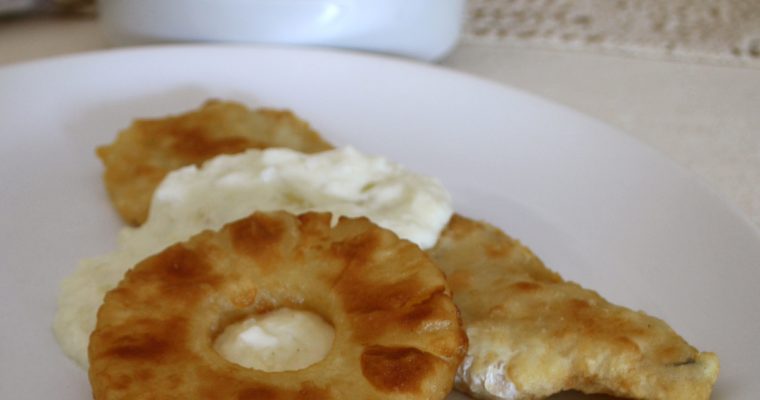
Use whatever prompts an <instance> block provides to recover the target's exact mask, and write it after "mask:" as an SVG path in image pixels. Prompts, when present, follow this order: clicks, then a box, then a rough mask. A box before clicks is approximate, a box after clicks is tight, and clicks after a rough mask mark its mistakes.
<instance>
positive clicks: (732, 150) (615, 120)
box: [0, 17, 760, 226]
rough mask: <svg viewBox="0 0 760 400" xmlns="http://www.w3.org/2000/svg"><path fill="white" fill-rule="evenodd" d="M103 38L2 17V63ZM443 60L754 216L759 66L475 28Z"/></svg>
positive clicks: (758, 195)
mask: <svg viewBox="0 0 760 400" xmlns="http://www.w3.org/2000/svg"><path fill="white" fill-rule="evenodd" d="M105 47H106V44H105V41H104V40H103V38H102V36H101V34H100V32H99V29H98V26H97V22H96V21H95V20H93V19H91V18H70V17H69V18H56V17H37V18H30V19H5V20H0V66H2V65H7V64H11V63H15V62H22V61H30V60H35V59H41V58H44V57H49V56H55V55H63V54H71V53H77V52H82V51H90V50H97V49H102V48H105ZM442 64H443V65H444V66H448V67H451V68H454V69H457V70H460V71H465V72H468V73H472V74H475V75H478V76H481V77H485V78H489V79H492V80H495V81H497V82H500V83H503V84H505V85H509V86H513V87H517V88H520V89H524V90H526V91H529V92H532V93H535V94H538V95H540V96H543V97H545V98H548V99H551V100H554V101H556V102H558V103H562V104H565V105H567V106H569V107H572V108H575V109H577V110H579V111H581V112H583V113H585V114H588V115H591V116H593V117H596V118H598V119H600V120H603V121H605V122H607V123H608V124H610V125H612V126H615V127H618V128H620V129H621V130H623V131H624V132H627V133H628V134H630V135H631V136H634V137H636V138H637V139H639V140H640V141H642V142H644V143H646V144H648V145H649V146H651V147H653V148H655V149H657V150H658V151H659V152H661V153H662V154H664V155H665V156H666V157H668V158H670V159H672V160H673V161H675V162H676V163H677V164H680V165H682V166H684V167H685V168H687V169H689V170H691V171H693V172H694V173H695V174H696V175H697V176H698V177H700V178H701V179H702V180H703V181H704V182H705V183H706V185H707V186H708V187H710V188H711V189H713V190H714V191H716V192H718V193H719V194H721V195H722V196H723V197H724V198H725V199H726V200H727V201H728V202H729V203H731V204H733V205H734V206H736V207H737V208H738V209H739V210H740V212H741V213H743V214H744V215H746V216H747V217H748V218H749V219H751V220H752V221H753V222H754V223H755V225H756V226H760V69H756V68H749V67H728V66H718V65H714V64H701V63H696V62H673V61H658V60H653V59H646V58H636V57H630V56H624V55H614V56H613V55H603V54H601V53H599V52H592V51H578V50H575V51H561V50H551V49H538V48H533V47H530V46H519V45H514V44H510V43H499V42H488V41H481V40H473V39H472V38H465V40H463V42H462V43H461V44H460V45H459V46H458V47H457V48H456V49H455V50H454V51H453V53H452V54H451V55H450V56H449V57H447V58H446V59H444V60H443V61H442ZM0 90H2V88H0Z"/></svg>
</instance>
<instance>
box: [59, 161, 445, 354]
mask: <svg viewBox="0 0 760 400" xmlns="http://www.w3.org/2000/svg"><path fill="white" fill-rule="evenodd" d="M274 210H286V211H289V212H291V213H294V214H298V213H303V212H306V211H326V212H332V213H333V214H334V215H335V218H336V220H337V216H340V215H343V216H349V217H358V216H366V217H369V218H370V219H371V220H372V221H373V222H375V223H377V224H378V225H380V226H382V227H384V228H387V229H389V230H392V231H393V232H395V233H396V234H397V235H399V237H401V238H404V239H408V240H410V241H412V242H414V243H417V244H418V245H419V246H420V247H422V248H429V247H432V246H433V245H434V244H435V242H436V241H437V240H438V235H439V234H440V232H441V230H442V229H443V228H444V226H445V225H446V223H447V222H448V220H449V218H450V217H451V215H452V213H453V209H452V206H451V199H450V196H449V194H448V192H446V190H445V189H444V188H443V187H442V186H441V185H440V184H439V183H438V182H437V181H435V180H434V179H432V178H428V177H424V176H420V175H416V174H413V173H411V172H409V171H407V170H405V169H404V168H402V167H401V166H399V165H398V164H394V163H391V162H390V161H388V160H385V159H383V158H381V157H371V156H367V155H364V154H361V153H359V152H358V151H356V150H354V149H352V148H343V149H336V150H332V151H327V152H322V153H317V154H303V153H299V152H295V151H292V150H287V149H268V150H263V151H262V150H249V151H247V152H245V153H241V154H238V155H232V156H219V157H216V158H214V159H212V160H210V161H208V162H206V163H205V164H204V165H203V166H202V167H201V168H196V167H195V166H189V167H185V168H181V169H179V170H177V171H174V172H172V173H170V174H169V175H167V177H166V178H165V179H164V181H163V182H162V183H161V185H160V186H159V187H158V188H157V189H156V192H155V193H154V196H153V201H152V203H151V209H150V214H149V218H148V220H147V221H146V222H145V224H143V225H142V226H140V227H139V228H124V229H123V230H122V232H121V233H120V236H119V248H118V250H117V251H115V252H114V253H112V254H108V255H105V256H101V257H98V258H93V259H87V260H84V261H82V262H81V264H80V266H79V268H78V269H77V270H76V271H75V272H74V274H73V275H71V276H70V277H68V278H67V279H65V280H64V281H63V283H62V284H61V294H60V297H59V307H58V313H57V314H56V318H55V323H54V331H55V334H56V337H57V339H58V342H59V344H60V345H61V347H62V348H63V350H64V352H65V353H66V354H67V355H68V356H70V357H71V358H73V359H74V360H75V361H77V362H78V363H79V364H80V365H81V366H82V367H84V368H86V367H87V344H88V340H89V336H90V333H91V332H92V330H93V329H94V327H95V323H96V314H97V309H98V307H100V304H101V303H102V301H103V297H104V296H105V293H106V292H107V291H109V290H111V289H112V288H114V287H115V286H116V285H117V284H118V282H119V280H121V278H122V277H123V275H124V273H125V272H126V271H127V270H128V269H129V268H131V267H132V266H134V265H135V264H136V263H137V262H139V261H140V260H142V259H144V258H146V257H147V256H149V255H152V254H155V253H157V252H159V251H161V250H163V249H164V248H166V247H167V246H169V245H171V244H173V243H176V242H179V241H183V240H186V239H188V238H190V237H191V236H192V235H194V234H196V233H199V232H201V231H202V230H204V229H219V228H221V227H222V225H224V224H225V223H227V222H231V221H234V220H237V219H240V218H243V217H246V216H248V215H250V214H251V213H253V212H254V211H274Z"/></svg>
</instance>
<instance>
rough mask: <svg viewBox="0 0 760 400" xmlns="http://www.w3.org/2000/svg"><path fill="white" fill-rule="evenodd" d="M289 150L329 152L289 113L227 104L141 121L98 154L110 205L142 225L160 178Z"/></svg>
mask: <svg viewBox="0 0 760 400" xmlns="http://www.w3.org/2000/svg"><path fill="white" fill-rule="evenodd" d="M268 147H287V148H290V149H293V150H298V151H301V152H304V153H316V152H319V151H322V150H328V149H330V148H332V146H330V145H329V144H328V143H327V142H325V141H324V140H322V138H321V137H320V136H319V134H317V133H316V132H315V131H313V130H312V129H311V128H310V127H309V125H308V124H307V123H306V122H304V121H302V120H301V119H299V118H298V117H296V116H295V115H293V114H292V113H291V112H290V111H280V110H273V109H266V108H262V109H257V110H249V109H247V108H246V107H245V106H243V105H241V104H238V103H234V102H226V101H215V100H212V101H208V102H206V103H205V104H204V105H203V106H202V107H201V108H200V109H199V110H197V111H192V112H189V113H185V114H182V115H178V116H173V117H168V118H160V119H143V120H137V121H135V122H134V123H133V124H132V126H130V127H129V128H127V129H126V130H124V131H122V132H121V133H119V136H118V137H117V138H116V140H115V141H114V142H113V143H111V144H110V145H107V146H102V147H99V148H98V149H97V154H98V156H99V157H100V159H101V160H102V161H103V163H104V164H105V167H106V169H105V174H104V178H103V179H104V181H105V185H106V190H107V191H108V194H109V196H110V197H111V201H112V202H113V204H114V206H115V207H116V210H117V211H118V212H119V214H120V215H121V217H122V218H123V219H124V221H126V222H127V223H129V224H131V225H140V224H142V223H143V222H145V220H146V218H147V216H148V210H149V209H150V200H151V197H152V196H153V191H154V190H155V189H156V187H157V186H158V184H159V183H161V180H162V179H163V178H164V176H165V175H166V174H167V173H169V172H170V171H172V170H174V169H177V168H180V167H184V166H186V165H191V164H195V165H198V164H201V163H203V162H204V161H206V160H208V159H210V158H213V157H215V156H217V155H219V154H234V153H240V152H243V151H245V150H247V149H250V148H258V149H263V148H268Z"/></svg>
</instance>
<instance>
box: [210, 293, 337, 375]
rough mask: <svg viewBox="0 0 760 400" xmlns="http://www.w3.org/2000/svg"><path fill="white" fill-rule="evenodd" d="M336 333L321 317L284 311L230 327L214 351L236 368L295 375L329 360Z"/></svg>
mask: <svg viewBox="0 0 760 400" xmlns="http://www.w3.org/2000/svg"><path fill="white" fill-rule="evenodd" d="M334 338H335V330H334V329H333V327H332V326H331V325H330V324H328V323H327V322H325V321H324V320H323V319H322V318H321V317H319V316H318V315H316V314H314V313H311V312H308V311H302V310H293V309H290V308H281V309H278V310H275V311H272V312H269V313H266V314H263V315H256V316H253V317H250V318H248V319H246V320H243V321H241V322H237V323H235V324H231V325H229V326H228V327H227V328H226V329H225V330H224V332H222V333H221V334H220V335H219V336H218V337H217V338H216V340H214V349H215V350H216V352H217V353H219V354H220V355H221V356H222V357H224V358H225V359H227V360H228V361H231V362H233V363H235V364H238V365H242V366H244V367H247V368H255V369H258V370H261V371H267V372H276V371H296V370H299V369H303V368H306V367H308V366H310V365H312V364H315V363H317V362H319V361H321V360H322V359H324V358H325V357H326V356H327V353H329V352H330V348H331V347H332V343H333V339H334Z"/></svg>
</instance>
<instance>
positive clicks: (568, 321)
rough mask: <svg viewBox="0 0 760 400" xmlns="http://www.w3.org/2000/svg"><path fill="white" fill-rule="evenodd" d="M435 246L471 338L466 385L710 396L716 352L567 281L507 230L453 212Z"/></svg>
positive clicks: (531, 393)
mask: <svg viewBox="0 0 760 400" xmlns="http://www.w3.org/2000/svg"><path fill="white" fill-rule="evenodd" d="M429 253H430V254H431V256H432V258H433V259H434V260H435V261H436V262H437V263H438V265H439V266H440V267H441V268H442V269H443V270H444V272H445V273H446V274H447V276H448V279H449V283H450V287H451V290H452V292H453V293H454V301H455V303H456V304H457V306H458V307H459V309H460V311H461V313H462V320H463V322H464V326H465V329H466V331H467V335H468V337H469V340H470V350H469V351H468V355H467V357H466V359H465V362H464V363H463V366H462V368H460V371H459V373H458V377H457V378H458V379H457V388H458V389H460V390H463V391H465V392H469V393H472V394H473V395H475V396H476V397H480V398H489V399H491V398H505V399H541V398H545V397H548V396H549V395H551V394H553V393H557V392H560V391H563V390H579V391H583V392H587V393H607V394H612V395H615V396H621V397H626V398H635V399H650V400H706V399H709V397H710V392H711V390H712V386H713V384H714V383H715V380H716V379H717V375H718V369H719V366H718V358H717V357H716V356H715V354H712V353H700V352H699V351H698V350H697V349H695V348H694V347H692V346H690V345H689V344H688V343H686V342H685V341H684V340H683V339H682V338H681V337H680V336H678V335H677V334H676V333H675V332H674V331H673V330H672V329H671V328H670V327H669V326H668V325H667V324H666V323H665V322H663V321H661V320H659V319H657V318H654V317H651V316H648V315H646V314H644V313H642V312H634V311H631V310H629V309H627V308H623V307H619V306H615V305H613V304H610V303H608V302H607V301H606V300H604V299H603V298H602V297H601V296H599V295H598V294H597V293H596V292H593V291H591V290H587V289H583V288H582V287H580V286H579V285H577V284H575V283H572V282H567V281H564V280H562V279H561V278H560V276H559V275H557V274H556V273H554V272H552V271H550V270H549V269H547V268H546V267H545V266H544V265H543V263H542V262H541V261H540V260H539V259H538V258H537V257H536V256H535V255H534V254H533V253H532V252H531V251H530V250H528V249H527V248H526V247H524V246H522V245H521V244H520V243H519V242H517V241H515V240H512V239H511V238H509V237H507V236H506V235H505V234H504V233H502V232H501V231H500V230H498V229H496V228H494V227H492V226H490V225H487V224H485V223H481V222H476V221H472V220H469V219H467V218H464V217H461V216H454V217H453V218H452V220H451V221H450V223H449V225H448V227H447V228H446V230H445V231H444V232H443V234H442V236H441V237H440V239H439V240H438V243H437V245H436V247H435V248H433V249H431V250H430V251H429Z"/></svg>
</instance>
